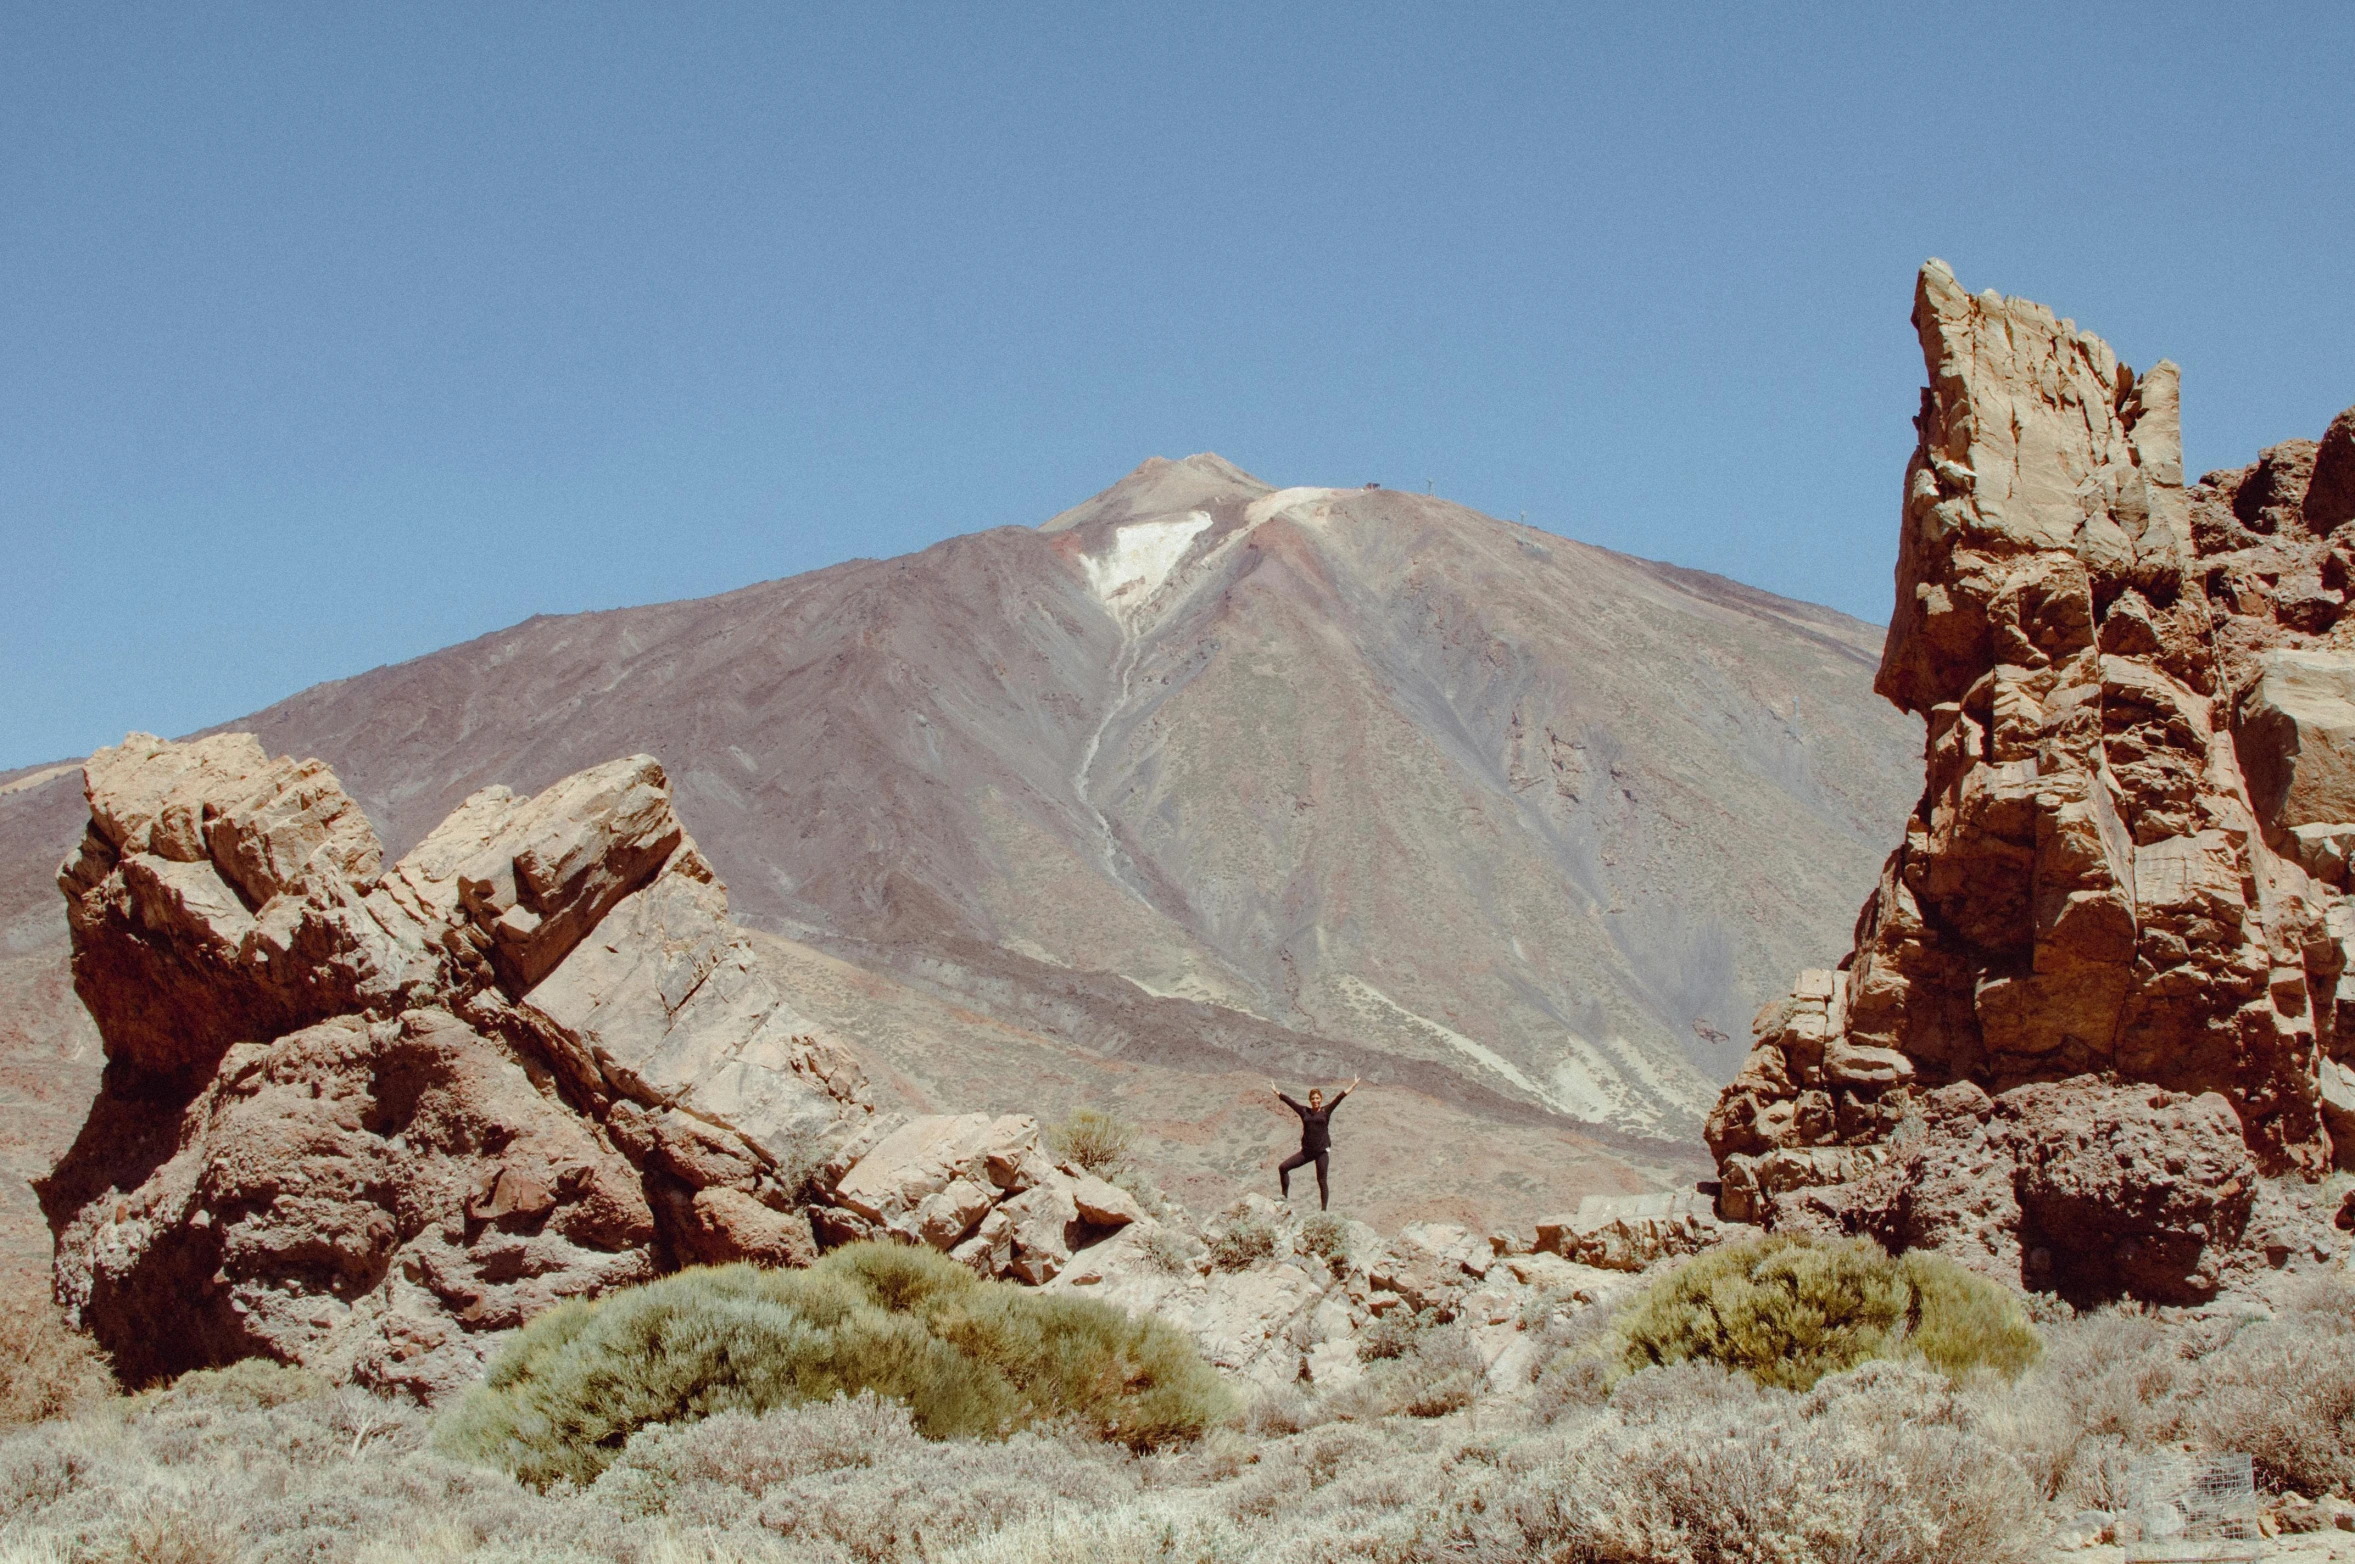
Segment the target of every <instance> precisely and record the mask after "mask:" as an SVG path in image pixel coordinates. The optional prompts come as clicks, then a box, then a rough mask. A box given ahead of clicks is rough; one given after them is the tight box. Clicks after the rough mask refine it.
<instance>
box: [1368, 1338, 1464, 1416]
mask: <svg viewBox="0 0 2355 1564" xmlns="http://www.w3.org/2000/svg"><path fill="white" fill-rule="evenodd" d="M1367 1377H1368V1379H1370V1380H1373V1381H1375V1382H1376V1383H1377V1384H1379V1386H1380V1388H1381V1389H1382V1390H1383V1392H1384V1393H1385V1394H1386V1395H1387V1396H1388V1397H1389V1398H1390V1400H1391V1401H1392V1403H1393V1404H1394V1405H1395V1406H1396V1408H1397V1410H1399V1411H1401V1412H1404V1413H1405V1414H1406V1415H1407V1416H1409V1417H1445V1416H1446V1415H1447V1414H1448V1413H1450V1412H1456V1411H1461V1410H1462V1409H1463V1408H1465V1407H1468V1406H1470V1405H1471V1404H1472V1401H1473V1398H1474V1397H1476V1396H1478V1395H1479V1394H1480V1385H1481V1382H1482V1381H1483V1380H1485V1379H1486V1378H1487V1377H1488V1360H1487V1359H1486V1358H1484V1357H1482V1356H1481V1355H1480V1349H1479V1347H1478V1346H1477V1345H1475V1344H1474V1343H1473V1340H1472V1333H1471V1332H1470V1331H1467V1330H1465V1329H1464V1328H1463V1327H1462V1326H1460V1325H1449V1326H1442V1327H1440V1328H1439V1329H1437V1330H1431V1331H1425V1332H1424V1333H1423V1337H1422V1339H1421V1340H1420V1341H1418V1342H1416V1343H1415V1346H1414V1350H1413V1351H1411V1352H1409V1353H1407V1354H1406V1355H1405V1356H1403V1357H1400V1358H1397V1359H1395V1360H1393V1361H1392V1362H1390V1363H1387V1364H1383V1365H1379V1366H1377V1367H1376V1368H1375V1370H1374V1371H1373V1372H1372V1373H1370V1374H1369V1375H1368V1376H1367Z"/></svg>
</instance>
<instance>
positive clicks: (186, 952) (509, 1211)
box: [41, 734, 868, 1396]
mask: <svg viewBox="0 0 2355 1564" xmlns="http://www.w3.org/2000/svg"><path fill="white" fill-rule="evenodd" d="M85 776H86V786H87V790H88V797H89V804H90V818H91V824H90V828H89V831H88V833H87V834H86V836H85V839H84V841H83V844H82V847H81V848H80V850H79V851H78V852H77V854H76V856H75V857H74V858H73V859H71V860H70V861H69V862H68V863H67V865H66V867H65V869H64V870H63V871H62V872H61V874H60V877H59V884H60V887H61V888H62V889H63V890H64V891H65V893H66V896H67V900H68V912H69V921H70V923H71V926H72V929H73V935H74V973H75V986H76V989H77V991H78V992H79V993H80V994H81V995H82V996H83V998H84V1000H85V1002H86V1003H87V1004H88V1006H89V1009H90V1013H91V1015H92V1016H93V1017H94V1018H95V1019H96V1020H97V1022H98V1024H99V1030H100V1033H101V1036H102V1037H103V1039H104V1043H105V1047H106V1053H107V1059H108V1064H107V1070H106V1074H105V1077H104V1082H103V1086H102V1089H101V1091H100V1094H99V1097H98V1101H97V1103H96V1104H95V1106H94V1107H93V1108H92V1110H91V1114H90V1117H89V1120H88V1122H87V1123H86V1124H85V1125H84V1127H83V1130H82V1134H81V1136H80V1138H79V1139H78V1140H77V1141H76V1143H75V1144H74V1146H73V1148H72V1149H71V1150H70V1151H69V1152H68V1153H67V1155H66V1156H65V1157H64V1158H63V1160H62V1161H60V1163H59V1164H58V1166H57V1168H56V1169H55V1171H54V1172H53V1173H52V1174H51V1175H50V1176H49V1178H48V1179H46V1180H45V1181H44V1182H43V1184H42V1186H41V1196H42V1203H43V1206H44V1209H45V1210H46V1212H47V1213H48V1216H49V1220H50V1223H51V1227H52V1229H53V1231H54V1233H55V1235H56V1279H57V1291H58V1295H59V1297H60V1298H61V1299H62V1300H63V1301H65V1302H66V1303H67V1304H68V1305H69V1306H70V1307H72V1308H73V1309H74V1310H75V1311H76V1313H77V1314H78V1316H79V1317H80V1319H81V1320H82V1322H83V1323H84V1324H85V1325H86V1326H87V1327H88V1328H89V1329H90V1330H91V1331H92V1332H93V1333H94V1334H95V1335H96V1336H97V1337H98V1339H99V1340H100V1341H101V1342H102V1343H103V1344H104V1345H105V1346H106V1347H107V1348H108V1349H109V1350H110V1351H111V1352H112V1353H113V1354H114V1355H115V1359H116V1362H117V1364H118V1365H119V1366H120V1368H121V1369H122V1371H123V1372H124V1373H125V1375H126V1376H127V1377H129V1378H131V1379H133V1380H141V1379H145V1378H149V1377H152V1376H155V1375H160V1374H167V1373H172V1372H176V1371H178V1370H180V1369H184V1368H188V1367H192V1366H198V1365H202V1364H207V1363H218V1362H223V1361H228V1360H230V1359H233V1358H237V1357H242V1356H246V1355H250V1354H253V1353H264V1354H267V1355H269V1356H272V1357H276V1358H279V1359H281V1360H284V1361H291V1362H299V1363H304V1364H306V1365H309V1366H312V1367H315V1368H318V1369H320V1370H322V1371H325V1372H329V1373H332V1374H334V1375H336V1376H338V1377H347V1378H353V1379H357V1380H360V1381H363V1382H366V1383H371V1384H377V1385H383V1386H389V1387H398V1388H402V1389H405V1390H408V1391H410V1392H412V1393H415V1394H419V1395H423V1396H434V1395H438V1394H441V1393H442V1392H445V1391H447V1390H449V1389H451V1388H453V1387H454V1386H456V1385H458V1384H461V1383H463V1382H464V1381H465V1380H467V1379H468V1378H470V1377H471V1376H472V1375H473V1374H474V1373H475V1372H477V1371H478V1370H479V1368H480V1364H481V1359H482V1355H483V1353H484V1351H485V1350H486V1348H487V1345H488V1342H489V1340H490V1338H491V1337H492V1335H493V1334H494V1333H496V1332H499V1331H503V1330H507V1329H511V1328H513V1327H514V1326H516V1325H519V1324H521V1323H522V1322H523V1321H524V1320H525V1319H527V1318H529V1317H530V1316H531V1315H532V1314H534V1313H536V1312H538V1311H539V1310H541V1309H544V1308H546V1307H547V1306H549V1305H550V1304H552V1303H554V1302H556V1301H558V1300H560V1299H562V1298H565V1297H569V1296H575V1295H580V1294H586V1293H593V1292H597V1291H600V1290H602V1289H604V1288H607V1287H612V1286H616V1285H620V1284H623V1283H626V1282H632V1281H639V1280H644V1279H646V1278H648V1277H650V1276H653V1275H655V1274H657V1273H658V1272H660V1271H661V1270H664V1269H666V1268H668V1267H669V1266H670V1265H672V1264H675V1263H678V1262H680V1261H682V1260H689V1259H695V1260H727V1259H737V1258H753V1259H758V1260H762V1261H765V1262H768V1263H806V1262H807V1260H808V1259H809V1258H810V1257H811V1256H812V1255H813V1254H814V1253H815V1247H814V1243H813V1240H812V1236H811V1232H810V1227H809V1221H808V1218H807V1217H806V1216H805V1215H804V1214H803V1213H801V1212H800V1211H799V1210H798V1209H796V1208H795V1207H794V1205H793V1202H794V1200H795V1199H796V1197H797V1196H798V1195H799V1194H800V1192H801V1190H802V1187H803V1185H804V1184H805V1182H806V1181H807V1180H808V1179H809V1177H810V1176H811V1174H812V1172H813V1170H815V1169H817V1168H818V1167H820V1166H822V1165H823V1164H824V1163H825V1162H826V1160H827V1158H828V1156H829V1155H830V1154H833V1153H838V1152H840V1151H841V1150H843V1149H844V1148H846V1147H848V1146H850V1145H851V1144H853V1143H854V1142H855V1141H856V1139H857V1138H858V1137H859V1135H860V1132H861V1130H862V1129H863V1127H864V1126H865V1124H866V1122H867V1117H868V1110H867V1106H866V1103H865V1090H864V1084H863V1080H862V1079H861V1076H860V1073H859V1071H858V1068H857V1066H856V1064H855V1062H853V1061H852V1060H851V1059H850V1058H849V1057H848V1055H846V1054H845V1053H843V1052H842V1051H841V1050H840V1049H838V1048H835V1047H832V1046H830V1045H827V1044H824V1043H821V1042H819V1041H818V1040H817V1039H816V1038H815V1037H814V1036H812V1035H810V1034H808V1033H807V1032H805V1031H803V1030H802V1022H801V1019H800V1017H799V1015H798V1013H797V1012H795V1011H794V1010H793V1009H792V1007H791V1006H790V1005H789V1004H788V1003H787V1002H786V1001H785V999H784V997H783V995H782V993H781V992H780V990H779V989H778V987H777V985H776V984H775V983H774V982H773V981H772V980H771V979H770V977H769V975H768V973H767V971H766V969H765V968H764V966H763V965H762V963H761V962H760V961H759V959H758V958H757V956H756V955H755V953H754V952H753V950H752V947H751V946H750V944H749V942H748V941H746V940H745V938H744V937H743V935H742V934H741V933H740V932H739V931H737V930H736V929H735V928H734V927H733V925H731V924H729V923H728V921H727V900H726V893H725V892H724V890H723V889H722V888H721V887H720V886H719V884H718V883H717V882H716V880H715V879H714V878H713V876H712V874H711V870H710V868H709V866H708V865H706V864H705V863H704V862H703V859H702V857H701V855H700V854H699V853H698V852H697V851H696V849H695V845H694V843H693V842H692V841H690V840H689V839H688V838H687V836H686V833H685V831H684V829H683V828H682V827H681V826H680V824H679V822H678V818H677V816H676V814H675V813H674V812H673V811H672V809H671V804H670V795H669V789H668V785H667V780H666V778H665V777H664V775H663V772H662V768H661V767H660V766H659V765H657V764H656V763H655V762H654V761H653V760H652V759H651V758H650V757H647V756H642V755H641V756H635V757H631V758H629V759H626V760H621V761H615V762H611V763H609V764H607V765H603V766H599V767H594V768H592V769H590V770H588V771H586V772H582V773H580V774H578V775H576V776H573V777H570V778H567V779H565V780H564V781H562V782H560V783H558V784H557V785H556V786H554V787H552V788H549V789H548V790H546V791H545V792H543V793H541V794H540V795H539V796H538V797H536V798H529V799H524V798H517V797H515V796H514V795H512V794H510V793H509V792H508V791H507V790H506V789H504V788H491V789H486V790H484V791H482V792H480V793H477V794H475V795H473V796H472V797H470V798H469V799H467V800H466V802H465V803H464V804H463V805H462V806H461V807H460V808H459V809H458V810H457V811H456V812H455V813H454V814H452V815H451V817H450V818H449V819H448V820H447V821H445V822H443V824H442V825H441V826H440V827H438V828H437V829H436V830H435V831H433V832H432V833H431V834H429V835H428V836H427V837H426V838H425V840H424V841H422V842H420V843H419V844H418V845H417V847H416V848H415V849H414V850H413V851H411V852H410V853H409V854H407V855H406V856H405V857H403V858H402V859H401V861H400V862H399V863H397V864H395V865H394V866H393V867H392V868H391V869H390V870H389V871H385V870H383V869H382V857H383V855H382V852H381V850H380V848H379V846H378V844H377V840H376V837H375V834H374V832H373V831H372V830H371V829H370V828H369V826H368V824H367V821H366V819H365V817H364V816H362V815H361V813H360V811H359V809H358V806H357V805H355V804H354V803H353V802H352V800H351V799H350V797H349V796H348V795H347V794H345V793H344V791H343V789H342V787H341V785H340V784H339V783H338V782H337V780H336V778H335V776H334V774H333V773H332V772H330V771H328V770H327V769H326V768H325V767H324V766H321V765H319V764H318V763H317V762H315V761H308V762H301V763H297V762H294V761H291V760H276V761H272V760H269V759H268V758H266V757H265V756H264V754H263V752H262V750H261V748H260V746H259V745H258V744H256V743H255V742H254V741H253V739H252V738H250V737H249V736H246V735H242V734H234V735H222V736H217V737H214V738H210V739H205V740H201V741H198V742H196V743H193V744H168V743H165V742H163V741H161V740H157V739H151V738H148V737H146V736H144V735H134V736H133V738H132V739H131V740H130V741H129V742H127V743H126V744H124V745H123V746H121V747H119V748H116V749H112V750H107V751H103V752H101V753H100V754H99V755H97V756H94V757H92V759H91V761H90V763H89V765H88V766H87V767H86V768H85Z"/></svg>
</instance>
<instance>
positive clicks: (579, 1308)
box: [441, 1243, 1227, 1487]
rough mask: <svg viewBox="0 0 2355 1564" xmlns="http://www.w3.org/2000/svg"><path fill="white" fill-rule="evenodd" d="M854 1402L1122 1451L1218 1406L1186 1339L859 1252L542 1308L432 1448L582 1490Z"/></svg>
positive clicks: (973, 1433) (936, 1435)
mask: <svg viewBox="0 0 2355 1564" xmlns="http://www.w3.org/2000/svg"><path fill="white" fill-rule="evenodd" d="M860 1394H872V1395H876V1396H880V1397H883V1398H886V1399H888V1400H892V1401H896V1402H900V1403H903V1404H904V1405H906V1407H907V1408H908V1412H909V1416H910V1417H911V1419H912V1420H913V1424H914V1426H915V1428H916V1429H917V1430H918V1431H919V1432H920V1433H922V1434H924V1435H925V1436H926V1437H928V1438H933V1439H951V1438H1002V1437H1004V1436H1006V1435H1008V1434H1011V1433H1013V1432H1015V1431H1017V1430H1019V1429H1024V1428H1031V1427H1036V1426H1042V1425H1060V1426H1067V1427H1071V1428H1075V1429H1079V1430H1083V1431H1085V1432H1086V1433H1088V1434H1091V1435H1094V1436H1095V1437H1098V1438H1101V1439H1106V1440H1112V1441H1116V1442H1118V1443H1120V1444H1123V1445H1127V1446H1129V1447H1132V1448H1137V1449H1147V1448H1152V1447H1155V1446H1159V1445H1165V1444H1169V1443H1173V1442H1175V1441H1179V1440H1184V1439H1191V1438H1194V1437H1197V1436H1199V1435H1200V1434H1201V1433H1202V1431H1203V1430H1204V1429H1205V1428H1207V1427H1208V1426H1209V1425H1210V1424H1211V1423H1212V1422H1213V1421H1215V1420H1216V1419H1218V1418H1219V1417H1221V1416H1222V1415H1224V1413H1225V1412H1226V1410H1227V1402H1226V1394H1225V1391H1224V1390H1223V1388H1222V1387H1221V1385H1220V1383H1219V1381H1218V1378H1217V1376H1216V1374H1215V1373H1213V1371H1212V1370H1211V1369H1210V1368H1209V1367H1208V1366H1207V1365H1205V1364H1204V1363H1203V1362H1202V1360H1201V1358H1200V1357H1199V1356H1198V1355H1197V1354H1196V1352H1195V1350H1194V1346H1193V1343H1192V1342H1191V1341H1189V1340H1187V1339H1186V1338H1185V1337H1183V1336H1181V1335H1180V1334H1179V1333H1178V1332H1176V1331H1175V1330H1173V1329H1171V1328H1170V1327H1169V1326H1167V1325H1165V1324H1163V1323H1161V1322H1160V1321H1158V1320H1152V1319H1138V1318H1136V1317H1134V1316H1131V1315H1129V1314H1128V1313H1126V1312H1125V1311H1123V1310H1120V1309H1116V1308H1112V1307H1110V1306H1108V1305H1106V1304H1101V1303H1097V1302H1095V1301H1094V1300H1092V1299H1086V1298H1073V1297H1069V1296H1065V1295H1062V1294H1051V1293H1040V1292H1034V1291H1031V1290H1029V1289H1026V1288H1022V1287H1017V1286H1014V1285H1011V1284H1009V1283H1002V1282H990V1281H983V1280H981V1279H980V1278H979V1277H977V1276H975V1275H974V1274H973V1273H972V1272H971V1271H969V1270H967V1269H965V1268H964V1267H963V1266H961V1265H958V1264H957V1263H955V1262H954V1261H952V1260H949V1259H948V1258H946V1257H945V1256H942V1255H938V1254H935V1253H933V1252H932V1251H930V1250H927V1249H917V1248H910V1247H906V1246H903V1245H898V1244H884V1243H869V1244H853V1245H850V1246H848V1247H847V1248H843V1249H838V1250H835V1251H834V1252H833V1253H832V1254H829V1255H828V1256H826V1258H825V1259H823V1260H821V1261H819V1262H818V1264H816V1265H815V1266H812V1267H811V1268H810V1269H808V1270H806V1271H768V1270H760V1269H757V1268H755V1267H752V1266H743V1265H735V1266H721V1267H715V1268H710V1269H699V1270H690V1271H682V1272H680V1273H679V1274H677V1275H675V1276H670V1277H665V1278H664V1279H662V1280H661V1281H657V1282H651V1283H648V1284H647V1285H645V1286H643V1287H633V1288H628V1289H625V1290H623V1291H620V1292H617V1293H614V1294H612V1295H610V1296H608V1297H606V1298H603V1299H600V1300H598V1301H597V1302H594V1303H572V1304H566V1305H564V1306H562V1307H560V1308H557V1309H553V1310H550V1311H549V1312H548V1313H546V1314H544V1315H542V1316H540V1318H539V1319H537V1320H535V1321H533V1322H532V1324H531V1325H529V1326H528V1327H526V1328H525V1330H524V1331H523V1332H522V1334H521V1335H520V1336H519V1337H518V1338H517V1339H516V1341H515V1343H514V1344H513V1345H512V1346H510V1347H509V1348H508V1349H507V1350H506V1351H505V1352H504V1353H503V1354H501V1356H500V1357H499V1358H498V1359H497V1361H495V1362H494V1363H493V1364H492V1365H491V1369H490V1373H489V1375H488V1376H487V1377H486V1379H485V1380H484V1382H483V1384H482V1385H481V1386H479V1387H478V1388H476V1389H475V1390H474V1391H473V1392H472V1393H471V1394H469V1396H468V1397H467V1398H466V1399H465V1400H464V1401H463V1402H462V1403H461V1404H460V1405H459V1407H458V1408H457V1410H456V1411H455V1412H454V1413H453V1414H452V1415H451V1417H450V1419H449V1421H448V1423H447V1424H446V1425H445V1427H444V1430H443V1433H442V1436H441V1444H442V1447H443V1448H444V1449H445V1450H446V1451H448V1452H449V1453H451V1454H455V1455H461V1456H465V1457H468V1458H471V1459H475V1460H480V1461H484V1462H487V1463H489V1464H491V1465H494V1466H498V1467H501V1468H503V1469H505V1470H507V1471H510V1472H512V1473H514V1474H515V1475H516V1476H517V1477H518V1478H520V1479H522V1480H523V1481H525V1482H527V1483H530V1484H533V1485H534V1486H538V1487H545V1486H547V1485H548V1484H549V1483H552V1482H556V1481H559V1480H563V1481H570V1482H575V1483H587V1482H591V1481H593V1480H595V1478H596V1476H597V1474H598V1473H600V1472H602V1471H603V1470H604V1469H605V1468H606V1467H607V1466H608V1465H609V1464H611V1462H612V1461H613V1460H614V1458H615V1457H616V1456H618V1455H619V1454H620V1453H621V1450H622V1448H623V1447H624V1446H625V1445H626V1444H627V1443H628V1441H629V1439H630V1436H631V1435H633V1434H635V1433H637V1432H638V1431H639V1430H640V1429H643V1428H647V1427H650V1426H653V1425H656V1424H668V1425H677V1424H681V1423H687V1422H694V1421H697V1420H700V1419H703V1418H708V1417H712V1416H714V1415H717V1414H719V1413H723V1412H734V1413H742V1414H745V1415H748V1416H754V1417H757V1416H759V1415H761V1414H763V1413H765V1412H769V1411H772V1410H774V1409H777V1408H780V1407H789V1406H795V1405H799V1404H802V1403H805V1402H811V1401H824V1400H828V1399H830V1398H833V1397H836V1396H857V1395H860Z"/></svg>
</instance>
